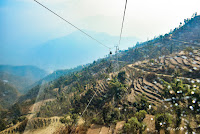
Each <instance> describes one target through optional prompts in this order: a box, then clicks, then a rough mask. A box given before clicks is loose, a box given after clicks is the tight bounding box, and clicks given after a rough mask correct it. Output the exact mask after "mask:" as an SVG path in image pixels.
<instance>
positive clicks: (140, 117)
mask: <svg viewBox="0 0 200 134" xmlns="http://www.w3.org/2000/svg"><path fill="white" fill-rule="evenodd" d="M146 114H147V112H146V111H145V110H140V111H139V112H137V113H136V114H135V116H136V118H137V119H138V121H139V122H142V121H143V120H144V118H145V117H146Z"/></svg>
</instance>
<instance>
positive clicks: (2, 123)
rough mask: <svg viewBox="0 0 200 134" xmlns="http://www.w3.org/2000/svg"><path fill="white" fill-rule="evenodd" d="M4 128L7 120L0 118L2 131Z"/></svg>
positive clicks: (0, 129)
mask: <svg viewBox="0 0 200 134" xmlns="http://www.w3.org/2000/svg"><path fill="white" fill-rule="evenodd" d="M4 129H6V122H5V121H4V120H2V119H0V131H3V130H4Z"/></svg>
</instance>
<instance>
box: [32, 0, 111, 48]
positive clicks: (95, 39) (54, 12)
mask: <svg viewBox="0 0 200 134" xmlns="http://www.w3.org/2000/svg"><path fill="white" fill-rule="evenodd" d="M34 1H35V2H36V3H38V4H39V5H41V6H42V7H44V8H46V9H47V10H48V11H50V12H51V13H53V14H54V15H56V16H57V17H59V18H60V19H62V20H64V21H65V22H67V23H68V24H70V25H71V26H73V27H74V28H76V29H77V30H79V31H80V32H82V33H83V34H85V35H87V36H88V37H90V38H91V39H93V40H95V41H96V42H98V43H99V44H101V45H102V46H104V47H106V48H108V49H110V47H108V46H106V45H104V44H103V43H101V42H100V41H98V40H97V39H95V38H94V37H92V36H90V35H89V34H87V33H86V32H84V31H83V30H81V29H80V28H78V27H77V26H75V25H73V24H72V23H71V22H69V21H67V20H66V19H64V18H63V17H61V16H60V15H58V14H57V13H55V12H54V11H52V10H51V9H49V8H48V7H46V6H44V5H43V4H41V3H40V2H38V1H37V0H34Z"/></svg>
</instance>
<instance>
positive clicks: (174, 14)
mask: <svg viewBox="0 0 200 134" xmlns="http://www.w3.org/2000/svg"><path fill="white" fill-rule="evenodd" d="M38 1H39V2H40V3H42V4H43V5H45V6H47V7H48V8H50V9H51V10H53V11H54V12H56V13H57V14H59V15H60V16H62V17H63V18H65V19H66V20H68V21H70V22H71V23H72V24H74V25H76V26H77V27H79V28H80V29H83V30H86V31H95V32H103V33H107V34H109V35H111V36H119V34H120V29H121V23H122V17H123V11H124V6H125V0H38ZM199 5H200V1H199V0H190V1H189V0H128V4H127V10H126V16H125V22H124V29H123V34H122V36H123V37H136V38H137V39H139V41H146V40H148V39H152V38H154V37H155V36H159V35H161V34H165V33H168V32H169V31H170V29H174V28H176V27H178V26H179V24H180V22H183V21H184V19H186V18H190V17H191V16H192V15H193V14H194V13H195V12H197V13H198V14H199V13H200V6H199ZM75 31H76V29H75V28H74V27H72V26H70V25H69V24H67V23H65V22H64V21H63V20H61V19H60V18H58V17H57V16H55V15H53V14H52V13H51V12H49V11H47V10H46V9H45V8H43V7H41V6H40V5H39V4H37V3H36V2H34V0H0V58H2V57H3V56H4V55H2V53H4V54H5V53H7V52H5V51H4V50H10V48H14V50H13V52H10V53H15V47H16V46H17V48H18V51H22V52H25V51H26V49H25V48H29V47H30V48H31V47H33V46H39V45H41V44H44V43H45V42H47V41H49V40H53V39H56V38H60V37H64V36H67V35H69V34H70V33H72V32H75ZM91 36H92V35H91ZM97 40H98V39H97ZM100 41H102V40H100ZM106 45H107V44H106ZM109 45H110V44H109ZM114 45H116V44H113V46H114ZM131 45H132V44H131ZM24 46H26V47H24ZM113 46H112V47H113ZM30 48H29V49H30ZM122 48H123V40H122V41H121V48H120V49H122ZM97 49H98V47H97ZM18 53H20V52H18ZM18 53H16V54H18ZM88 57H89V56H88ZM3 58H4V57H3ZM5 60H6V59H5Z"/></svg>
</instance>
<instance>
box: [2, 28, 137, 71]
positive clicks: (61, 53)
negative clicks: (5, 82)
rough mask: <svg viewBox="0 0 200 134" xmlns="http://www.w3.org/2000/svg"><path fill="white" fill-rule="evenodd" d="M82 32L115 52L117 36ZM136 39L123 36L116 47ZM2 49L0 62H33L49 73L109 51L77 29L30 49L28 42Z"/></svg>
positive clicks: (14, 63)
mask: <svg viewBox="0 0 200 134" xmlns="http://www.w3.org/2000/svg"><path fill="white" fill-rule="evenodd" d="M86 32H87V33H89V34H90V35H91V36H93V37H94V38H95V39H97V40H99V41H101V42H102V43H104V44H105V45H107V46H109V47H112V48H113V49H112V51H115V48H114V45H116V44H118V40H119V37H116V36H110V35H108V34H105V33H96V32H92V31H86ZM137 41H140V40H139V39H137V38H135V37H124V38H122V44H121V48H120V49H125V48H128V47H130V46H134V45H135V44H136V42H137ZM2 51H3V52H2V56H0V61H1V62H0V64H12V65H35V66H38V67H40V68H42V69H45V70H48V71H51V72H52V71H53V70H58V69H68V68H73V67H76V66H78V65H84V64H87V63H89V62H93V61H94V60H96V59H98V58H103V57H104V56H105V55H108V53H109V50H108V49H107V48H106V47H104V46H101V45H100V44H98V43H97V42H95V41H94V40H92V39H90V38H89V37H87V36H85V35H84V34H82V33H80V32H79V31H77V32H74V33H71V34H69V35H67V36H65V37H61V38H57V39H52V40H50V41H48V42H46V43H44V44H41V45H37V46H34V47H32V48H30V46H29V45H27V46H23V47H19V46H15V45H12V47H11V46H10V47H5V48H3V50H2ZM0 52H1V51H0Z"/></svg>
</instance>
